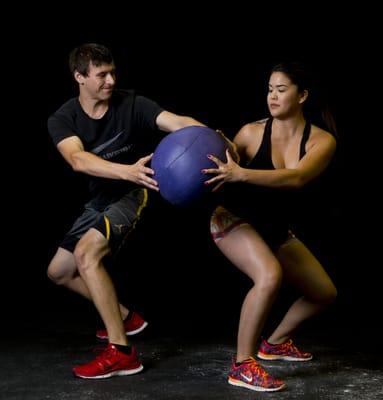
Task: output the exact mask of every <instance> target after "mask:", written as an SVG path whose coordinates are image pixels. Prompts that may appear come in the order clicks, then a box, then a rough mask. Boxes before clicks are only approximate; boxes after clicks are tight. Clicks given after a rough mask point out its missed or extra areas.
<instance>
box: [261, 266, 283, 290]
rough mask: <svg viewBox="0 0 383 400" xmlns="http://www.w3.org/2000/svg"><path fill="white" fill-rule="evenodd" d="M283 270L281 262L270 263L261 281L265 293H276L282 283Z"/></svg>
mask: <svg viewBox="0 0 383 400" xmlns="http://www.w3.org/2000/svg"><path fill="white" fill-rule="evenodd" d="M282 278H283V274H282V268H281V265H280V264H279V262H277V261H275V262H273V263H269V264H268V265H267V268H265V270H264V272H263V273H262V275H261V277H260V279H259V287H260V289H261V290H263V291H267V292H271V293H273V292H276V291H278V290H279V288H280V286H281V283H282Z"/></svg>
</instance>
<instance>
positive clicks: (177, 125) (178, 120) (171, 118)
mask: <svg viewBox="0 0 383 400" xmlns="http://www.w3.org/2000/svg"><path fill="white" fill-rule="evenodd" d="M156 124H157V127H158V128H159V129H160V130H162V131H165V132H173V131H176V130H177V129H181V128H185V127H186V126H190V125H198V126H205V124H202V123H201V122H199V121H197V120H196V119H194V118H192V117H187V116H183V115H177V114H173V113H171V112H169V111H162V112H161V113H160V114H158V116H157V119H156Z"/></svg>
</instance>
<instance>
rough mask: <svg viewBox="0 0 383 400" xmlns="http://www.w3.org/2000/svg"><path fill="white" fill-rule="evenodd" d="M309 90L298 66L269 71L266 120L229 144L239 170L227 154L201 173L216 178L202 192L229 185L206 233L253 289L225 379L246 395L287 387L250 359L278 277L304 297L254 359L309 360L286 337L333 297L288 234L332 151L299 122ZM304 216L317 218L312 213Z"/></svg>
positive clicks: (326, 280) (323, 276)
mask: <svg viewBox="0 0 383 400" xmlns="http://www.w3.org/2000/svg"><path fill="white" fill-rule="evenodd" d="M309 90H310V89H309V85H308V82H307V80H306V73H305V71H304V70H303V69H302V68H301V66H300V65H299V64H296V63H283V64H278V65H277V66H275V67H274V68H273V69H272V71H271V75H270V79H269V91H268V95H267V104H268V108H269V111H270V114H271V116H270V118H268V119H265V120H262V121H257V122H254V123H249V124H247V125H245V126H243V127H242V128H241V129H240V131H239V132H238V133H237V135H236V136H235V138H234V145H235V147H236V149H237V152H238V154H239V156H240V159H241V163H240V164H238V163H237V162H236V161H235V160H234V159H233V158H232V156H231V155H230V154H229V152H227V162H226V163H224V162H222V161H220V160H219V159H217V158H216V157H214V156H212V155H209V156H208V157H209V158H210V159H212V160H213V161H214V162H215V163H216V164H217V168H215V169H206V170H204V171H203V172H204V173H207V174H215V176H214V177H213V178H211V179H210V180H208V181H207V184H208V185H211V184H213V185H215V187H216V188H217V187H219V186H221V184H223V183H230V185H225V187H224V190H223V193H224V196H223V201H222V206H219V207H218V208H217V209H216V210H215V211H214V213H213V216H212V219H211V233H212V235H213V238H214V240H215V242H216V244H217V246H218V248H219V249H220V250H221V251H222V253H223V254H224V255H225V256H226V257H227V258H228V259H229V260H230V261H231V262H232V263H233V264H234V265H235V266H236V267H237V268H239V269H240V270H241V271H242V272H244V273H245V274H246V275H247V276H248V277H249V278H250V279H251V280H252V281H253V283H254V285H253V286H252V288H251V289H250V290H249V292H248V293H247V295H246V297H245V299H244V301H243V305H242V309H241V315H240V323H239V330H238V343H237V355H236V359H235V360H233V365H232V367H231V370H230V373H229V378H228V381H229V383H230V384H232V385H236V386H241V387H245V388H248V389H251V390H257V391H277V390H280V389H282V388H283V387H284V386H285V384H284V382H283V381H281V380H279V379H275V378H273V377H272V376H270V375H269V374H268V373H267V372H266V371H265V370H264V369H263V368H262V366H260V365H259V364H258V363H257V361H256V360H255V359H254V357H253V355H254V350H255V344H256V342H257V341H258V339H259V337H260V334H261V330H262V327H263V325H264V323H265V320H266V317H267V315H268V312H269V310H270V308H271V306H272V304H273V302H274V300H275V298H276V295H277V293H278V289H279V287H280V284H281V281H282V278H284V279H285V280H287V281H289V282H290V283H292V284H293V285H294V286H295V287H296V288H297V289H298V290H299V291H300V292H301V294H302V295H301V297H300V298H298V299H297V300H296V301H295V302H294V303H293V304H292V305H291V307H290V308H289V310H288V311H287V313H286V315H285V316H284V318H283V319H282V321H281V322H280V324H279V325H278V326H277V328H276V329H275V330H274V332H273V333H272V334H271V336H270V337H269V338H268V339H267V340H263V341H262V342H261V345H260V348H259V350H258V353H257V356H258V358H261V359H265V360H281V359H282V360H287V361H308V360H310V359H311V358H312V355H311V354H309V353H306V352H303V351H301V350H299V349H298V348H297V347H296V346H295V345H294V343H293V341H292V340H291V338H290V336H291V334H292V332H293V331H294V330H295V329H296V328H297V327H298V325H299V324H300V323H301V322H302V321H304V320H306V319H307V318H309V317H311V316H313V315H314V314H316V313H318V312H319V311H321V310H322V309H324V308H325V307H326V306H327V305H328V304H330V303H331V302H333V301H334V299H335V297H336V288H335V286H334V284H333V282H332V281H331V279H330V277H329V276H328V275H327V273H326V272H325V270H324V269H323V267H322V266H321V264H320V263H319V261H318V260H317V259H316V258H315V257H314V255H313V254H312V253H311V252H310V250H309V249H308V248H307V247H306V246H305V245H304V244H303V243H302V242H301V241H300V240H299V239H298V238H297V237H296V236H295V235H294V234H293V232H292V231H291V222H292V221H291V217H292V216H294V215H295V212H294V210H295V211H297V210H296V209H297V204H298V203H297V196H298V195H299V194H300V193H301V192H302V190H303V189H304V188H305V187H306V185H308V184H310V185H308V186H311V185H312V182H313V181H314V180H316V178H318V177H319V175H321V174H322V173H323V172H324V171H325V169H326V167H327V166H328V165H329V163H330V161H331V159H332V158H333V155H334V152H335V149H336V140H335V138H334V136H333V134H331V133H330V132H329V131H326V130H323V129H321V128H319V127H318V126H315V125H312V124H310V122H309V121H308V120H307V119H306V117H305V114H304V111H303V107H304V106H305V104H306V103H307V102H308V101H309V99H310V96H311V93H310V92H309ZM325 122H326V121H325ZM327 122H329V123H328V124H327V125H331V124H330V122H332V121H331V120H329V119H327ZM328 129H329V130H331V127H329V128H328ZM334 133H335V132H334ZM310 211H311V212H312V213H315V206H312V209H311V210H310Z"/></svg>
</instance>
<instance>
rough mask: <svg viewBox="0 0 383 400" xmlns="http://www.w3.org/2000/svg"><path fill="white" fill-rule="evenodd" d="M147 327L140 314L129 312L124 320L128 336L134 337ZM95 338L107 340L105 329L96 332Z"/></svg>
mask: <svg viewBox="0 0 383 400" xmlns="http://www.w3.org/2000/svg"><path fill="white" fill-rule="evenodd" d="M147 326H148V323H147V322H146V321H145V320H144V319H143V318H142V317H141V315H140V314H138V313H136V312H135V311H131V312H130V313H129V315H128V317H127V318H125V320H124V328H125V333H126V334H127V335H128V336H130V335H135V334H137V333H139V332H141V331H143V330H144V329H145V328H146V327H147ZM96 336H97V337H98V338H99V339H108V332H107V331H106V329H105V328H104V329H99V330H98V331H97V332H96Z"/></svg>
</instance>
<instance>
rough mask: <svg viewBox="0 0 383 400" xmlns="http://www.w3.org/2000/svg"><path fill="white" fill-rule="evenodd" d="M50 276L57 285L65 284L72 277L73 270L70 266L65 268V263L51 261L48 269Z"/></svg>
mask: <svg viewBox="0 0 383 400" xmlns="http://www.w3.org/2000/svg"><path fill="white" fill-rule="evenodd" d="M47 275H48V278H49V279H50V280H51V281H52V282H54V283H55V284H56V285H65V284H66V283H68V282H69V281H70V280H71V279H72V277H73V273H72V271H69V270H68V268H65V267H64V266H63V265H60V264H58V263H55V262H54V261H53V262H51V263H50V264H49V266H48V269H47Z"/></svg>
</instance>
